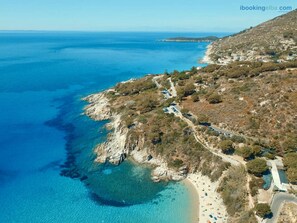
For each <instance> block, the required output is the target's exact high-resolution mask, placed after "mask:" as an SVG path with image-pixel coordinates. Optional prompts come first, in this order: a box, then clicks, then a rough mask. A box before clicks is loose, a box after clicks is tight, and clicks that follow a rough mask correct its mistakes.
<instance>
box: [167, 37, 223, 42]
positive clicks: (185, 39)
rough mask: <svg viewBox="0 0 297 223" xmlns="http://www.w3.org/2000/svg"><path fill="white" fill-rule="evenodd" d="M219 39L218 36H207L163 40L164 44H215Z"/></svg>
mask: <svg viewBox="0 0 297 223" xmlns="http://www.w3.org/2000/svg"><path fill="white" fill-rule="evenodd" d="M218 39H219V38H218V37H216V36H206V37H197V38H193V37H173V38H167V39H163V40H162V42H198V43H200V42H208V43H209V42H213V41H215V40H218Z"/></svg>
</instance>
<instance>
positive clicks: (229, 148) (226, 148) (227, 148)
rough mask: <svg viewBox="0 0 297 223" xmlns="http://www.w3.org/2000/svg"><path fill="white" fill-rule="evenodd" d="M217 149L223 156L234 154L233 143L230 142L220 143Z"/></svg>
mask: <svg viewBox="0 0 297 223" xmlns="http://www.w3.org/2000/svg"><path fill="white" fill-rule="evenodd" d="M219 147H220V149H221V150H222V152H223V153H225V154H230V153H233V152H234V147H233V142H232V141H231V140H223V141H221V142H220V144H219Z"/></svg>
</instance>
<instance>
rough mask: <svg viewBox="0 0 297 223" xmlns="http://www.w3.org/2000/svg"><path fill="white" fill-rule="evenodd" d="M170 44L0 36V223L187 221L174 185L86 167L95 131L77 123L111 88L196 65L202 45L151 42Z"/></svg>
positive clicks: (129, 170) (95, 36) (80, 36)
mask: <svg viewBox="0 0 297 223" xmlns="http://www.w3.org/2000/svg"><path fill="white" fill-rule="evenodd" d="M180 35H182V34H174V33H75V32H0V62H1V63H0V102H1V103H0V206H1V214H0V222H1V223H2V222H3V223H7V222H8V223H10V222H26V223H27V222H34V223H35V222H38V223H39V222H46V223H48V222H66V223H67V222H132V223H133V222H148V223H150V222H164V223H166V222H173V223H175V222H176V223H177V222H189V221H190V215H189V212H188V211H189V209H190V205H191V197H190V193H189V191H188V188H187V187H185V186H184V185H182V184H173V183H170V184H153V183H152V182H151V181H150V180H149V174H150V170H149V169H148V168H145V167H140V166H135V165H133V164H132V163H130V162H125V163H124V165H121V166H119V167H113V166H110V165H101V166H99V165H95V164H94V163H93V160H94V154H93V153H92V148H93V147H94V146H95V145H96V144H97V143H99V142H101V141H103V140H104V139H105V137H106V133H107V132H106V130H105V129H104V128H103V126H104V124H105V122H94V121H92V120H90V119H89V118H87V117H85V116H83V115H81V112H82V107H83V106H84V103H83V102H81V101H80V98H81V97H83V96H86V95H87V94H89V93H92V92H96V91H99V90H102V89H105V88H107V87H109V86H112V85H114V84H115V83H116V82H118V81H122V80H126V79H129V78H132V77H140V76H142V75H144V74H146V73H158V72H163V71H164V70H165V69H167V70H169V71H170V70H173V69H186V68H189V67H191V66H193V65H198V64H197V60H198V58H199V57H202V56H203V54H204V51H205V48H206V46H207V44H206V43H164V42H159V41H158V40H160V39H163V38H166V37H170V36H180ZM187 35H189V34H187ZM199 35H200V36H204V35H208V34H195V35H194V34H193V36H199ZM221 35H222V34H221ZM69 173H70V174H69ZM65 175H66V176H65ZM69 175H71V177H69Z"/></svg>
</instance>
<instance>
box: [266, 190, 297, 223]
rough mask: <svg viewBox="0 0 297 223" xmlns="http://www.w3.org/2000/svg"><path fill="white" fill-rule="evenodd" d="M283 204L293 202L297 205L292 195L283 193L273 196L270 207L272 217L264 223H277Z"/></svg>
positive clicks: (296, 200) (296, 199)
mask: <svg viewBox="0 0 297 223" xmlns="http://www.w3.org/2000/svg"><path fill="white" fill-rule="evenodd" d="M284 202H294V203H296V204H297V197H296V196H294V195H292V194H288V193H284V192H279V193H276V194H275V195H274V197H273V200H272V203H271V205H270V206H271V211H272V213H273V216H272V218H270V219H267V220H266V223H276V222H277V219H278V215H279V213H280V211H281V207H282V204H283V203H284Z"/></svg>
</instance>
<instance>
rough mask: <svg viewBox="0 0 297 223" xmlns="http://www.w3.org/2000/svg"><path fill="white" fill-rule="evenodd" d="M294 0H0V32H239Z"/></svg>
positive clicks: (278, 12)
mask: <svg viewBox="0 0 297 223" xmlns="http://www.w3.org/2000/svg"><path fill="white" fill-rule="evenodd" d="M241 5H243V6H253V5H255V6H277V7H279V6H292V7H293V9H296V8H297V0H0V30H86V31H179V32H180V31H209V32H216V31H226V32H230V31H231V32H233V31H240V30H242V29H244V28H247V27H250V26H255V25H257V24H259V23H261V22H263V21H266V20H268V19H271V18H273V17H275V16H278V15H281V14H283V13H284V12H280V11H279V10H266V11H259V10H255V11H250V10H249V11H247V10H244V11H243V10H240V6H241Z"/></svg>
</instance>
